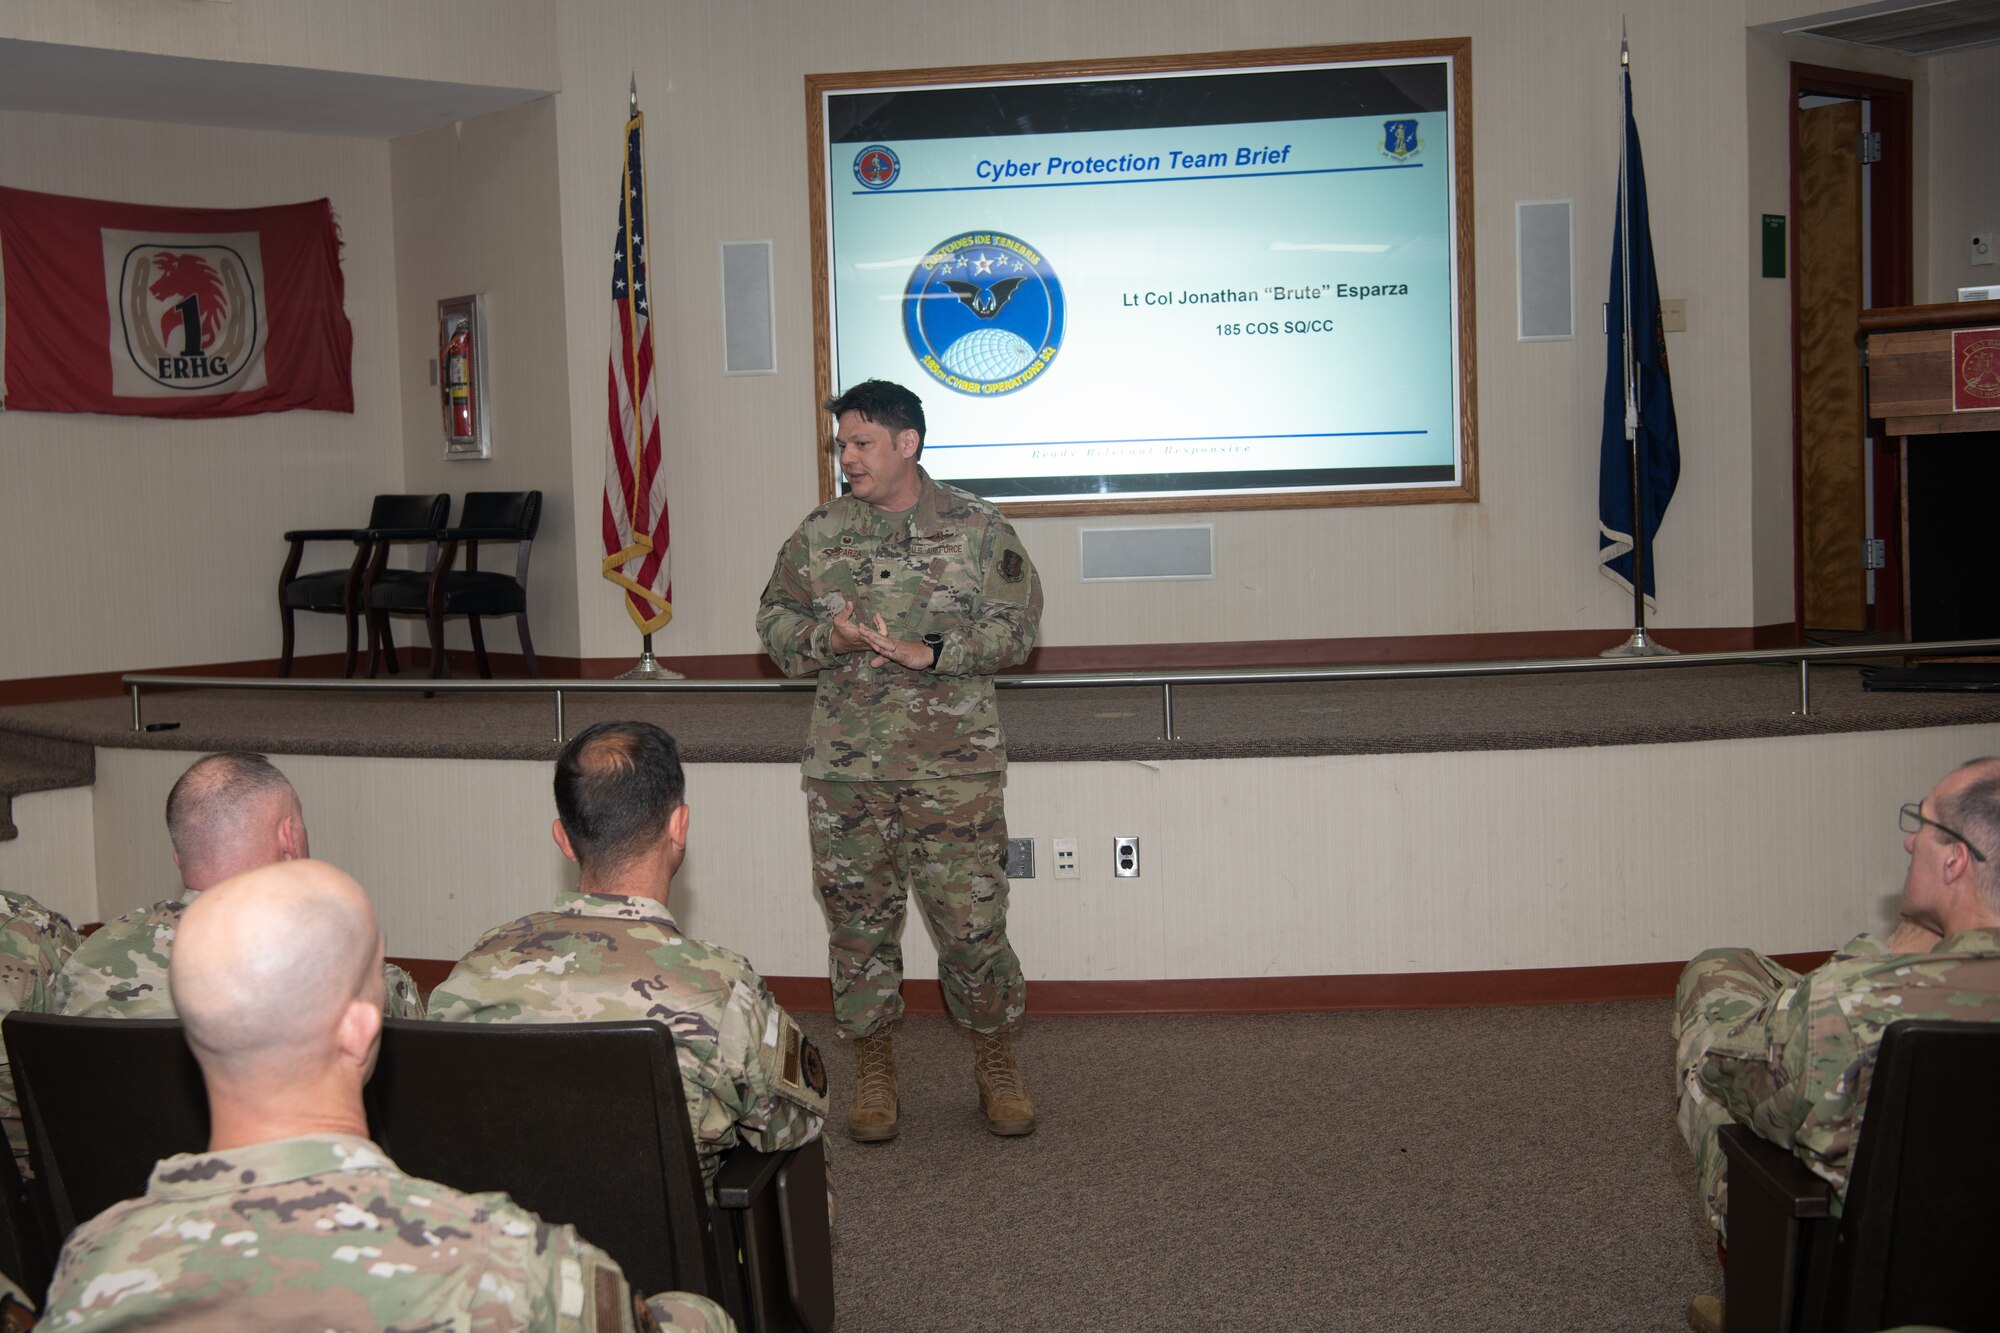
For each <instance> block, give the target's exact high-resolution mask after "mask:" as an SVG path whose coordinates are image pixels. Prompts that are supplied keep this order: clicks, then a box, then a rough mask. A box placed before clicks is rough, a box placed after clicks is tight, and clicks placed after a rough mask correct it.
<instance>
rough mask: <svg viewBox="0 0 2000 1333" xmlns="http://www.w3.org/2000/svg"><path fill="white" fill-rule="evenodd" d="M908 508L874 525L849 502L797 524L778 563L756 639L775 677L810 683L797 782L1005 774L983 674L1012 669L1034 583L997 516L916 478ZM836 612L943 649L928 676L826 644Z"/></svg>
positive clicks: (923, 475) (1029, 622)
mask: <svg viewBox="0 0 2000 1333" xmlns="http://www.w3.org/2000/svg"><path fill="white" fill-rule="evenodd" d="M918 476H919V478H920V479H921V481H922V490H921V492H920V494H919V497H918V499H917V503H916V504H915V505H913V506H912V507H911V508H910V509H908V510H907V511H905V512H902V513H890V514H885V513H883V512H882V511H881V510H879V509H877V508H875V506H873V505H871V504H869V503H868V502H867V501H865V500H858V499H856V498H854V497H853V496H851V495H847V496H842V497H841V498H839V499H837V500H832V501H829V502H828V503H826V504H823V505H821V506H820V507H819V508H817V509H815V510H813V511H812V513H810V514H807V515H806V517H805V521H804V522H803V523H801V524H799V526H798V530H797V531H795V532H793V533H792V535H791V538H790V539H789V540H788V541H786V543H785V545H784V547H783V549H782V550H780V551H779V552H778V562H777V567H776V568H775V569H773V570H772V571H771V581H770V583H769V584H767V585H766V586H765V588H764V596H763V599H762V601H761V602H760V604H759V605H758V608H757V633H758V634H759V635H760V636H761V637H762V638H763V640H764V647H765V649H766V650H767V651H768V652H769V653H770V654H771V660H772V661H774V662H776V663H777V664H778V667H779V669H780V670H782V671H783V672H784V673H785V674H786V675H788V676H804V675H808V674H810V673H812V672H815V671H816V672H818V673H819V689H818V691H817V693H816V694H815V695H814V698H813V722H812V735H811V740H810V742H809V744H808V746H807V749H806V755H805V763H804V764H803V765H802V767H803V769H804V772H805V775H806V776H807V777H809V778H822V779H828V780H831V781H835V782H876V781H890V782H897V781H911V780H918V781H921V780H926V779H932V778H948V777H957V776H960V775H963V774H969V773H995V772H998V771H1000V770H1001V769H1004V768H1005V767H1006V766H1007V745H1006V739H1005V736H1004V735H1003V733H1002V732H1001V729H1000V710H999V707H998V705H997V703H996V702H995V700H994V696H993V673H994V672H996V671H999V670H1002V669H1004V668H1006V667H1010V666H1016V665H1018V664H1019V663H1020V662H1021V661H1023V660H1024V659H1025V658H1026V657H1027V656H1028V653H1029V651H1030V650H1031V649H1033V648H1034V646H1035V635H1036V633H1037V631H1038V629H1039V628H1040V625H1041V619H1042V581H1041V577H1040V575H1038V574H1036V573H1035V565H1034V562H1033V561H1031V560H1030V559H1028V552H1027V549H1026V548H1025V547H1023V546H1022V545H1021V539H1020V538H1019V537H1017V536H1016V535H1015V534H1014V529H1013V527H1012V526H1011V525H1010V524H1009V523H1008V522H1007V520H1006V519H1005V518H1003V517H1001V514H1000V511H999V509H997V508H996V507H995V506H993V505H991V504H988V503H987V502H986V501H984V500H981V499H979V498H978V497H977V496H973V495H968V494H967V493H966V492H964V491H961V490H959V489H957V488H956V487H953V486H944V485H940V484H939V483H937V482H935V481H932V480H931V477H930V474H929V473H928V472H925V471H924V470H923V469H922V468H921V467H920V468H919V469H918ZM842 602H846V603H848V604H849V605H851V606H853V608H854V620H855V622H856V623H857V624H865V625H868V626H870V627H872V626H873V625H874V623H875V617H876V616H877V615H880V616H881V617H882V619H883V621H884V622H885V623H886V624H887V625H888V627H889V633H890V635H891V636H892V637H894V638H898V639H921V638H923V636H924V635H925V634H928V633H936V634H938V635H940V636H942V638H943V639H944V647H943V649H942V650H941V651H940V653H939V654H938V663H937V669H936V670H934V671H912V670H910V669H909V668H908V667H904V666H898V665H896V664H895V663H893V662H888V663H884V664H883V665H882V666H879V667H876V666H870V665H869V664H868V663H869V659H870V658H871V657H873V654H872V653H869V652H867V651H866V650H863V651H861V652H858V653H850V654H847V655H846V656H841V655H839V654H836V653H835V652H834V651H833V649H832V647H831V644H830V640H831V636H832V634H833V616H834V613H835V612H836V611H837V610H839V608H840V605H841V603H842Z"/></svg>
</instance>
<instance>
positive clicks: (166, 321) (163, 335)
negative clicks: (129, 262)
mask: <svg viewBox="0 0 2000 1333" xmlns="http://www.w3.org/2000/svg"><path fill="white" fill-rule="evenodd" d="M153 267H155V268H157V269H158V270H159V271H160V276H159V277H157V278H155V279H154V280H153V283H152V285H151V286H150V287H148V288H147V289H146V290H147V293H148V294H149V295H151V296H152V298H153V299H154V300H155V301H165V302H166V303H167V304H168V305H169V306H170V307H171V308H170V309H169V310H168V311H167V312H166V313H165V314H163V315H161V316H160V341H161V342H163V343H167V344H168V345H170V346H171V345H172V343H173V336H174V330H175V328H177V327H178V328H181V329H183V330H185V331H186V332H187V334H188V335H189V339H188V340H189V341H190V342H192V341H193V340H194V334H195V330H196V329H197V328H198V329H199V330H200V343H199V346H200V347H201V348H202V349H203V350H206V349H208V348H210V347H212V346H214V345H215V338H216V335H217V334H218V333H220V332H221V331H222V326H223V323H224V321H226V320H227V319H228V318H229V297H228V294H227V293H226V292H225V291H224V290H223V283H222V275H221V274H219V273H217V272H216V271H215V269H214V267H213V266H211V265H210V264H209V262H208V261H207V260H206V259H203V258H202V257H201V256H200V255H191V254H175V253H172V252H170V251H161V252H159V253H157V254H155V255H154V256H153ZM190 350H192V349H190Z"/></svg>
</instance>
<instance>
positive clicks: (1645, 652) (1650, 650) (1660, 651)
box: [1598, 625, 1681, 657]
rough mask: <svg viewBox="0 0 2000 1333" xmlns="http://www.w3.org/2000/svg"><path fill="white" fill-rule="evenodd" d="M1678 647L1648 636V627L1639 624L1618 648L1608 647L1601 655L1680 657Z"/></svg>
mask: <svg viewBox="0 0 2000 1333" xmlns="http://www.w3.org/2000/svg"><path fill="white" fill-rule="evenodd" d="M1680 655H1681V654H1680V650H1679V649H1678V648H1669V647H1667V645H1665V644H1664V643H1661V642H1660V641H1659V640H1658V639H1650V638H1647V637H1646V627H1645V626H1644V625H1641V626H1639V627H1638V628H1637V629H1635V630H1633V631H1632V635H1631V637H1630V638H1628V639H1626V640H1625V642H1623V643H1621V644H1619V645H1618V646H1617V647H1616V648H1606V649H1605V650H1604V651H1603V652H1601V653H1599V654H1598V656H1599V657H1679V656H1680Z"/></svg>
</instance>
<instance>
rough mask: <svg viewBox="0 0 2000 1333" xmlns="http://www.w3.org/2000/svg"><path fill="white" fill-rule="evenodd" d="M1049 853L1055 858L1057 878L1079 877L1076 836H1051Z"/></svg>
mask: <svg viewBox="0 0 2000 1333" xmlns="http://www.w3.org/2000/svg"><path fill="white" fill-rule="evenodd" d="M1049 855H1050V856H1053V857H1054V858H1055V861H1056V868H1055V871H1054V874H1055V877H1056V878H1057V879H1076V878H1078V877H1079V875H1078V872H1077V868H1076V839H1075V838H1050V839H1049Z"/></svg>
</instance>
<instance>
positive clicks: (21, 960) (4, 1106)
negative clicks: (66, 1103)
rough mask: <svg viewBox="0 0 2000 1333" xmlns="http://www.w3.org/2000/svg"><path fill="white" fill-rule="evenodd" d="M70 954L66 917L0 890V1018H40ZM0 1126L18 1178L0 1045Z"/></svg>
mask: <svg viewBox="0 0 2000 1333" xmlns="http://www.w3.org/2000/svg"><path fill="white" fill-rule="evenodd" d="M75 952H76V930H75V929H74V928H73V927H72V926H71V925H70V924H69V918H68V917H66V916H64V915H63V914H62V913H61V912H55V911H51V910H49V909H48V908H46V907H44V906H42V905H41V904H40V903H38V902H36V901H35V900H34V899H33V898H30V897H29V896H28V895H27V894H25V893H7V892H4V891H0V1015H6V1014H10V1013H13V1012H14V1011H15V1010H20V1011H21V1012H22V1013H29V1014H46V1013H48V1012H50V1011H51V1009H52V1008H53V1007H54V1004H53V1001H54V986H55V980H56V976H57V975H58V974H59V973H60V972H61V971H62V967H63V964H64V963H65V962H66V961H68V959H69V956H70V955H71V954H73V953H75ZM0 1123H4V1124H5V1126H6V1129H7V1143H8V1145H9V1146H10V1147H12V1148H13V1150H14V1159H15V1161H16V1162H17V1163H18V1164H19V1166H20V1168H21V1171H22V1173H23V1174H26V1173H27V1171H28V1142H27V1138H26V1136H25V1135H23V1134H22V1132H21V1106H20V1103H19V1102H17V1101H16V1100H15V1098H14V1071H13V1069H12V1068H10V1067H9V1065H8V1063H7V1048H6V1047H5V1046H4V1045H0Z"/></svg>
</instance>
